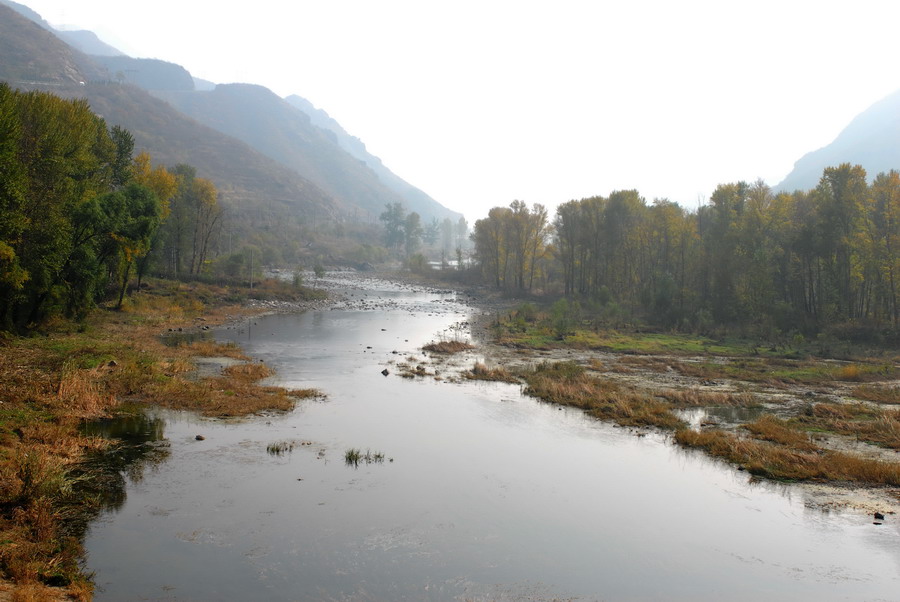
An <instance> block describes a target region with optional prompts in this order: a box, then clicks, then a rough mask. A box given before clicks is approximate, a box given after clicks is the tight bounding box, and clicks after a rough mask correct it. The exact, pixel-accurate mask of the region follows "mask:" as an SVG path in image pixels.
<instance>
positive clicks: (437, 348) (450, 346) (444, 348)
mask: <svg viewBox="0 0 900 602" xmlns="http://www.w3.org/2000/svg"><path fill="white" fill-rule="evenodd" d="M470 349H475V345H472V344H469V343H466V342H465V341H439V342H437V343H428V344H427V345H425V346H424V347H422V350H423V351H432V352H434V353H460V352H462V351H469V350H470Z"/></svg>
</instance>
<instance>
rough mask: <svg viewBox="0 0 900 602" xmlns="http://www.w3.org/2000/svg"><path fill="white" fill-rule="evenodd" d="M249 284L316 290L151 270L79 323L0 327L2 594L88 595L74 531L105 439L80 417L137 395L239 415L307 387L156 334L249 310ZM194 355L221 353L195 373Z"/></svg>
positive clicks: (274, 291)
mask: <svg viewBox="0 0 900 602" xmlns="http://www.w3.org/2000/svg"><path fill="white" fill-rule="evenodd" d="M249 295H252V296H253V298H256V299H281V300H283V301H294V302H296V301H302V300H304V299H307V298H310V297H316V296H320V295H319V294H316V293H314V292H311V291H308V290H306V289H297V288H296V287H294V286H292V285H288V284H285V283H278V282H274V281H271V282H265V283H260V284H258V285H257V287H256V288H255V289H254V290H253V291H250V290H248V289H241V288H235V287H231V288H224V287H216V286H211V285H205V284H199V283H179V282H172V281H163V280H151V281H150V282H149V286H148V287H146V288H144V289H143V290H142V292H140V293H139V294H136V295H133V296H132V297H131V298H130V299H128V300H127V301H126V303H124V304H123V306H122V309H121V310H120V311H114V310H113V309H112V308H101V309H100V310H98V311H95V312H92V313H91V314H89V315H88V316H87V317H86V319H85V320H84V321H82V322H79V323H74V322H69V321H67V320H64V319H61V318H60V319H57V320H54V321H51V322H48V323H46V324H45V325H43V326H42V327H40V328H39V329H38V330H37V331H36V332H34V333H32V335H31V336H28V337H16V336H11V335H0V374H2V375H3V379H2V385H0V574H2V576H3V577H4V578H5V579H7V580H9V582H11V584H10V583H7V585H6V586H4V587H6V589H8V590H10V591H11V592H12V593H11V594H10V595H11V596H12V599H14V600H49V599H56V598H58V597H59V596H61V595H62V594H61V593H60V592H59V591H58V590H57V589H56V587H64V588H65V592H66V595H68V596H70V597H72V598H75V599H82V600H84V599H90V597H91V592H92V585H91V581H90V578H89V575H85V574H84V573H83V572H82V569H81V565H80V561H81V557H82V552H81V547H80V536H81V534H82V533H83V529H84V526H85V525H86V524H87V521H88V520H90V518H91V517H93V516H95V515H96V514H97V513H98V512H99V511H100V510H101V502H100V500H99V496H98V495H97V490H98V489H100V488H101V487H99V486H97V485H96V483H95V481H97V480H98V479H102V478H103V475H102V474H101V473H100V472H98V471H92V470H91V469H90V468H89V466H90V465H91V458H92V457H93V456H95V455H96V454H98V453H103V452H105V451H108V450H109V448H110V445H111V444H110V443H109V441H107V440H103V439H100V438H98V437H92V436H88V435H85V434H84V433H83V430H82V428H81V427H82V424H83V423H84V422H85V421H86V420H92V419H96V418H98V417H103V416H108V415H111V414H115V413H117V412H123V411H130V409H131V408H133V407H134V406H135V405H142V404H158V405H164V406H167V407H171V408H180V409H188V410H192V411H196V412H198V413H201V414H204V415H207V416H220V417H234V416H245V415H248V414H253V413H258V412H261V411H272V410H275V411H278V410H282V411H283V410H288V409H290V408H292V407H293V406H294V404H295V403H296V402H297V400H298V399H302V398H305V397H310V396H316V395H318V392H317V391H315V390H284V389H281V388H278V387H271V386H262V385H260V384H259V381H260V380H261V379H263V378H265V377H266V376H269V375H270V374H272V371H271V370H270V369H269V368H268V367H266V366H265V365H263V364H261V363H259V362H254V361H251V360H250V359H249V358H247V357H246V356H245V355H244V354H243V353H242V352H241V350H240V349H239V348H237V347H235V346H233V345H224V344H218V343H215V342H213V341H210V340H194V341H190V340H189V339H188V338H185V340H184V341H183V342H180V343H176V344H172V343H171V342H170V343H169V344H166V342H164V339H163V337H161V336H160V334H161V333H168V331H169V330H170V329H171V330H173V331H176V332H177V331H179V330H180V331H187V330H192V331H199V330H200V329H201V328H202V327H203V326H210V325H216V324H221V323H223V322H225V321H228V320H232V319H235V318H237V317H239V316H241V315H246V314H247V313H248V312H250V313H252V312H253V311H260V310H252V309H247V307H246V305H245V302H246V301H248V300H249ZM200 357H226V358H230V359H231V360H232V362H230V363H229V365H227V367H225V368H224V369H223V370H222V371H221V373H220V374H218V375H214V376H208V377H200V376H199V375H198V374H197V372H196V363H195V360H196V359H197V358H200ZM105 493H109V492H105ZM0 585H2V584H0ZM52 586H53V587H52ZM0 591H3V589H2V588H0Z"/></svg>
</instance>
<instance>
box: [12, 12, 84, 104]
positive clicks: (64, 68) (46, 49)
mask: <svg viewBox="0 0 900 602" xmlns="http://www.w3.org/2000/svg"><path fill="white" fill-rule="evenodd" d="M14 4H15V3H14V2H8V1H7V0H0V80H4V81H8V82H10V83H11V84H12V85H14V86H31V85H41V86H43V87H44V88H48V89H52V88H54V87H59V86H66V85H79V84H80V82H83V81H86V80H88V79H95V78H97V77H99V76H100V71H101V70H100V68H98V66H97V65H95V64H94V63H93V62H92V61H91V60H90V59H89V58H88V57H87V55H85V54H84V53H82V52H79V51H78V50H75V49H74V48H72V47H71V46H69V45H67V44H65V43H63V42H62V41H61V40H60V39H59V38H58V37H57V36H56V35H55V34H54V33H53V32H52V30H51V29H50V28H49V25H47V26H44V25H41V24H40V23H41V22H43V20H42V19H40V16H39V15H37V14H36V13H34V12H33V11H31V10H30V9H28V8H27V7H24V6H22V5H16V6H11V5H14ZM23 12H24V13H29V14H32V15H33V16H35V17H37V18H38V19H39V20H40V21H35V20H34V19H32V18H31V17H25V16H23ZM44 23H46V22H44Z"/></svg>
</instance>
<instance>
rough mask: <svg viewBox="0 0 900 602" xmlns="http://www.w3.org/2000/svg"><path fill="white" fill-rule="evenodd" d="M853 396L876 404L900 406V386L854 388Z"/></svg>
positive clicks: (863, 386)
mask: <svg viewBox="0 0 900 602" xmlns="http://www.w3.org/2000/svg"><path fill="white" fill-rule="evenodd" d="M851 395H853V397H855V398H856V399H862V400H865V401H874V402H875V403H884V404H893V405H897V404H900V386H885V385H862V386H859V387H856V388H854V389H853V391H852V393H851Z"/></svg>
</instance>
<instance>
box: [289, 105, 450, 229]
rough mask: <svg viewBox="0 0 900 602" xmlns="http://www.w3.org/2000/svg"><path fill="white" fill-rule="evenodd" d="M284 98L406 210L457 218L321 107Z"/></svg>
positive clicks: (426, 214) (425, 214) (433, 215)
mask: <svg viewBox="0 0 900 602" xmlns="http://www.w3.org/2000/svg"><path fill="white" fill-rule="evenodd" d="M285 100H286V101H287V102H288V103H290V104H291V105H293V106H294V107H296V108H298V109H300V110H301V111H303V112H304V113H305V114H306V115H308V116H309V119H310V122H311V123H312V124H313V125H315V126H318V127H320V128H322V129H325V130H328V131H329V132H331V133H332V134H334V136H335V138H334V139H335V141H336V142H337V144H338V146H340V147H341V148H342V149H344V150H345V151H346V152H348V153H349V154H350V155H352V156H353V157H355V158H357V159H358V160H360V161H362V162H363V163H364V164H365V165H366V166H367V167H368V168H369V169H371V170H372V171H373V172H374V173H375V175H376V176H378V179H379V180H381V182H382V183H383V184H384V185H385V186H387V187H388V188H390V189H391V190H393V191H394V192H396V193H397V194H399V195H400V196H401V197H403V200H404V205H406V208H407V209H408V210H409V211H415V212H417V213H418V214H419V215H422V216H432V217H438V218H443V217H450V218H451V219H453V220H457V219H459V217H461V214H459V213H456V212H451V211H446V210H445V211H444V212H440V211H438V212H435V210H434V206H435V205H438V203H437V201H435V200H434V199H433V198H431V197H430V196H428V195H427V194H426V193H425V192H423V191H422V190H420V189H418V188H416V187H415V186H413V185H412V184H410V183H409V182H406V181H405V180H403V179H402V178H400V177H399V176H397V175H396V174H395V173H394V172H392V171H391V170H390V169H388V168H387V167H386V166H385V165H384V163H382V162H381V159H379V158H378V157H376V156H374V155H372V154H371V153H369V151H368V150H367V149H366V145H365V144H363V142H362V140H360V139H359V138H357V137H356V136H351V135H350V134H348V133H347V132H346V131H345V130H344V128H343V127H341V124H339V123H338V122H337V121H335V120H334V119H332V117H331V116H330V115H329V114H328V113H326V112H325V111H323V110H322V109H317V108H316V107H315V106H313V104H312V103H311V102H309V101H308V100H306V99H305V98H303V97H301V96H297V95H296V94H294V95H291V96H288V97H287V98H285ZM438 206H439V207H441V209H444V207H443V206H441V205H438Z"/></svg>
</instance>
